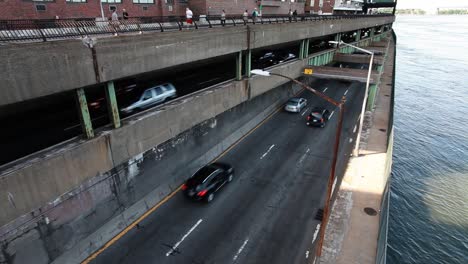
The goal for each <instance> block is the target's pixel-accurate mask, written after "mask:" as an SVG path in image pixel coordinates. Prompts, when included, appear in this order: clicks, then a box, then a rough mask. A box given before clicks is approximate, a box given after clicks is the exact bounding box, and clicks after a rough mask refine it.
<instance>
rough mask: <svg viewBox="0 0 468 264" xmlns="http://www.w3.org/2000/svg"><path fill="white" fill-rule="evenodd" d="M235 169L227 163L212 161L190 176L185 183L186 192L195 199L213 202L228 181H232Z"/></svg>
mask: <svg viewBox="0 0 468 264" xmlns="http://www.w3.org/2000/svg"><path fill="white" fill-rule="evenodd" d="M233 176H234V169H233V168H232V166H231V165H228V164H225V163H219V162H216V163H212V164H209V165H207V166H205V167H203V168H201V169H199V170H198V171H197V172H195V174H194V175H193V176H192V177H190V179H188V180H187V181H186V182H185V183H184V184H183V185H182V191H183V192H184V194H185V195H186V196H187V197H189V198H191V199H194V200H205V201H206V202H208V203H209V202H211V201H212V200H213V198H214V194H215V192H217V191H218V190H219V189H221V187H223V186H224V185H225V184H226V183H228V182H231V181H232V179H233Z"/></svg>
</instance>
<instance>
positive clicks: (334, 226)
mask: <svg viewBox="0 0 468 264" xmlns="http://www.w3.org/2000/svg"><path fill="white" fill-rule="evenodd" d="M389 42H390V43H389V46H388V51H387V56H386V61H385V65H384V71H383V73H382V75H381V77H380V84H379V89H378V94H377V98H376V104H375V108H374V111H373V112H371V111H368V112H366V117H365V119H364V127H363V132H362V135H361V144H360V148H359V149H360V156H359V157H353V158H352V159H350V162H349V164H348V167H347V170H346V173H345V176H344V178H343V181H342V183H341V186H340V189H339V192H338V196H337V198H336V201H335V203H334V206H333V208H332V213H331V215H330V220H329V223H328V227H327V230H326V234H325V242H324V246H323V250H322V257H321V259H320V263H326V264H332V263H340V264H341V263H342V264H345V263H346V264H354V263H355V264H367V263H375V262H376V253H377V238H378V233H379V217H380V213H379V212H380V206H381V198H382V194H383V191H384V188H385V184H386V181H387V177H388V172H386V166H387V157H388V155H390V157H391V148H389V149H390V151H389V153H387V133H388V131H387V128H388V122H389V114H390V99H391V89H392V82H393V79H392V78H393V64H394V63H395V62H394V58H393V56H394V54H393V45H395V43H394V41H393V39H392V38H389ZM388 162H391V159H390V160H388ZM366 207H369V208H372V209H375V211H376V215H369V214H367V213H366V212H365V211H364V208H366Z"/></svg>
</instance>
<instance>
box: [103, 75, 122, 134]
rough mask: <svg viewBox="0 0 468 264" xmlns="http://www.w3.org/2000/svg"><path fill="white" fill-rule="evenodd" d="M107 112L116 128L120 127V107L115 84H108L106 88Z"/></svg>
mask: <svg viewBox="0 0 468 264" xmlns="http://www.w3.org/2000/svg"><path fill="white" fill-rule="evenodd" d="M106 99H107V110H108V112H109V116H110V120H111V121H112V124H113V125H114V128H119V127H120V116H119V107H118V105H117V99H116V97H115V89H114V82H108V83H107V87H106Z"/></svg>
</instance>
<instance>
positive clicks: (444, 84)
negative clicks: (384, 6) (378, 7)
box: [387, 16, 468, 264]
mask: <svg viewBox="0 0 468 264" xmlns="http://www.w3.org/2000/svg"><path fill="white" fill-rule="evenodd" d="M394 29H395V32H396V34H397V37H398V40H397V43H398V44H397V64H396V65H397V69H396V97H395V99H396V101H395V122H394V125H395V134H394V136H395V137H394V139H395V144H394V154H393V155H394V158H393V161H394V163H393V178H392V188H391V191H392V192H391V199H390V222H389V223H390V224H389V237H388V242H389V248H388V258H387V263H389V264H393V263H425V264H426V263H428V264H429V263H462V264H468V16H398V17H397V21H396V23H395V24H394Z"/></svg>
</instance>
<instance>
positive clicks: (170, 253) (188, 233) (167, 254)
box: [166, 219, 203, 257]
mask: <svg viewBox="0 0 468 264" xmlns="http://www.w3.org/2000/svg"><path fill="white" fill-rule="evenodd" d="M201 222H203V219H200V220H198V222H197V223H196V224H195V225H194V226H192V228H190V230H189V231H188V232H187V233H185V235H184V236H183V237H182V238H181V239H180V240H179V241H178V242H177V243H176V244H175V245H174V246H173V247H172V248H171V250H169V251H168V252H167V253H166V257H169V256H170V255H172V253H174V251H175V250H176V249H177V247H178V246H180V244H181V243H182V242H183V241H184V240H185V239H186V238H187V237H188V236H189V235H190V233H192V232H193V230H195V228H197V226H198V225H199V224H200V223H201Z"/></svg>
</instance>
